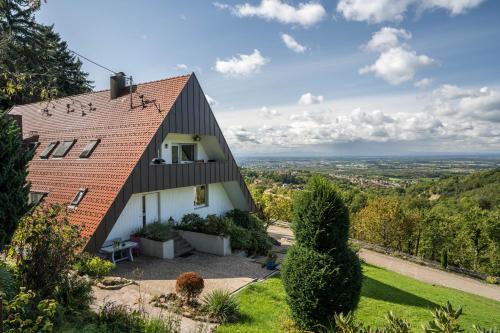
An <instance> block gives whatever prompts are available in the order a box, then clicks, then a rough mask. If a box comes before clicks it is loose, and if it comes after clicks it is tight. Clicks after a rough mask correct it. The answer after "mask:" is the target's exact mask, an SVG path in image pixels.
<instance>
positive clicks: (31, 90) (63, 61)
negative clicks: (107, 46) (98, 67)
mask: <svg viewBox="0 0 500 333" xmlns="http://www.w3.org/2000/svg"><path fill="white" fill-rule="evenodd" d="M39 5H40V4H39V1H38V2H37V1H27V0H0V40H1V42H0V73H2V74H1V75H0V108H2V109H8V108H9V107H11V106H12V105H15V104H25V103H31V102H36V101H39V100H42V99H50V98H54V97H62V96H67V95H74V94H78V93H84V92H88V91H90V90H91V81H89V80H88V79H87V76H88V74H87V73H85V72H83V71H82V70H81V65H82V64H81V62H80V60H79V59H77V58H76V57H75V56H74V55H73V54H72V53H71V52H70V51H69V50H68V47H67V44H66V42H64V41H62V40H61V38H60V37H59V35H58V34H57V33H56V32H54V29H53V27H52V26H45V25H42V24H39V23H37V22H36V21H35V19H34V12H35V11H36V10H37V9H38V8H39Z"/></svg>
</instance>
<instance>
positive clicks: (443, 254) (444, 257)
mask: <svg viewBox="0 0 500 333" xmlns="http://www.w3.org/2000/svg"><path fill="white" fill-rule="evenodd" d="M441 267H442V268H443V269H446V268H448V250H447V249H446V248H444V249H442V250H441Z"/></svg>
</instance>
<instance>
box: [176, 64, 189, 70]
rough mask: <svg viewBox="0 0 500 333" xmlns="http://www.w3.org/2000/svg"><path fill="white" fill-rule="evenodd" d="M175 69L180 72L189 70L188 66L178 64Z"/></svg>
mask: <svg viewBox="0 0 500 333" xmlns="http://www.w3.org/2000/svg"><path fill="white" fill-rule="evenodd" d="M175 69H176V70H178V71H180V70H183V71H185V70H187V69H188V65H186V64H177V65H175Z"/></svg>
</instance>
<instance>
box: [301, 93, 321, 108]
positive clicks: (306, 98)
mask: <svg viewBox="0 0 500 333" xmlns="http://www.w3.org/2000/svg"><path fill="white" fill-rule="evenodd" d="M322 102H323V96H314V95H313V94H311V93H310V92H308V93H305V94H303V95H302V96H300V98H299V104H300V105H311V104H318V103H322Z"/></svg>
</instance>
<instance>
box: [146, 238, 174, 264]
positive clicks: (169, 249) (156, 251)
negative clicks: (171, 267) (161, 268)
mask: <svg viewBox="0 0 500 333" xmlns="http://www.w3.org/2000/svg"><path fill="white" fill-rule="evenodd" d="M140 244H141V245H140V246H141V253H144V254H145V255H148V256H151V257H156V258H161V259H173V258H174V240H173V239H169V240H168V241H166V242H158V241H154V240H151V239H148V238H142V237H141V243H140Z"/></svg>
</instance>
